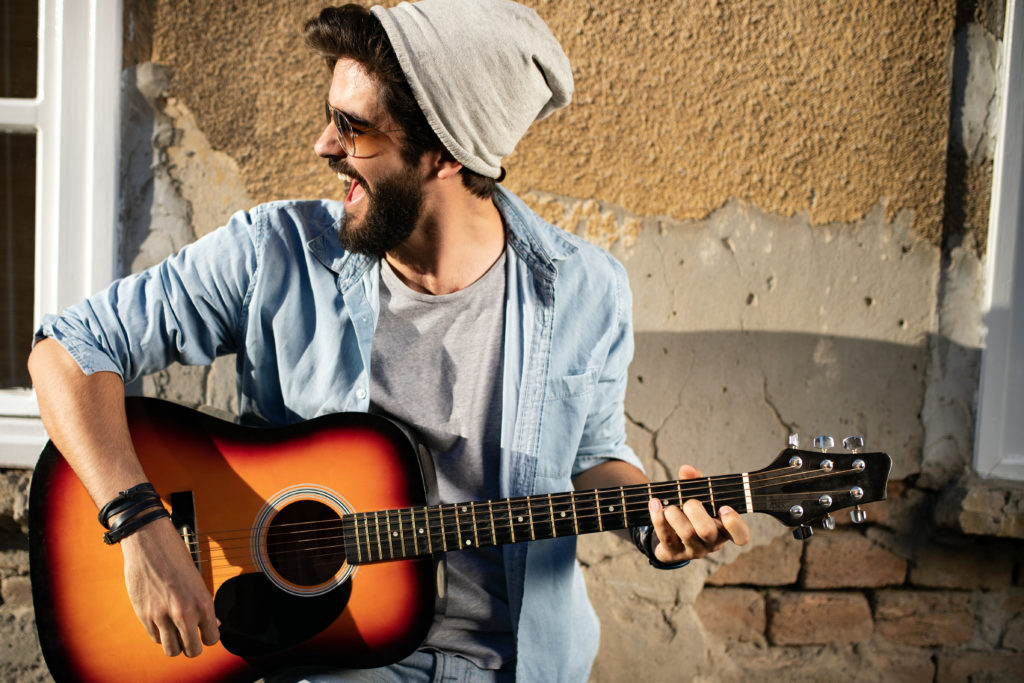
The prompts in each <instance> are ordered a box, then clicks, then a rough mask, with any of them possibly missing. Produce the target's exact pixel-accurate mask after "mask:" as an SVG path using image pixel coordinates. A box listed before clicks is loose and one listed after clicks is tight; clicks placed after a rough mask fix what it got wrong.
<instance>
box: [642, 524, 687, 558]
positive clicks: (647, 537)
mask: <svg viewBox="0 0 1024 683" xmlns="http://www.w3.org/2000/svg"><path fill="white" fill-rule="evenodd" d="M652 531H653V530H652V529H651V526H650V525H649V524H648V525H645V526H634V527H630V529H629V534H630V536H631V537H632V538H633V545H635V546H636V549H637V550H639V551H640V553H641V554H642V555H643V556H644V557H646V558H647V561H648V562H650V563H651V566H652V567H654V568H655V569H679V568H680V567H685V566H686V565H688V564H690V561H689V560H683V561H682V562H676V563H675V564H669V563H667V562H662V561H661V560H659V559H658V558H657V557H655V556H654V533H652Z"/></svg>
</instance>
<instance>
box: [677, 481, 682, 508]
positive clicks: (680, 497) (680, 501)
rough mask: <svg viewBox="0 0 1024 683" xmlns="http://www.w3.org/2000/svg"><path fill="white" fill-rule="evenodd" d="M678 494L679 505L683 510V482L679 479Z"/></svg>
mask: <svg viewBox="0 0 1024 683" xmlns="http://www.w3.org/2000/svg"><path fill="white" fill-rule="evenodd" d="M676 494H677V495H678V496H679V503H678V505H679V507H680V508H682V507H683V482H682V481H681V480H679V479H676Z"/></svg>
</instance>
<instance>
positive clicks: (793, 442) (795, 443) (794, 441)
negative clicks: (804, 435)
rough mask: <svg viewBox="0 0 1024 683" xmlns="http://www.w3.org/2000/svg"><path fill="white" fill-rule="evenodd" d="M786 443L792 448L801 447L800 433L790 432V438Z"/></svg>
mask: <svg viewBox="0 0 1024 683" xmlns="http://www.w3.org/2000/svg"><path fill="white" fill-rule="evenodd" d="M786 444H787V445H788V446H789V447H790V448H800V435H799V434H790V435H789V438H788V439H786Z"/></svg>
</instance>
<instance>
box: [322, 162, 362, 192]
mask: <svg viewBox="0 0 1024 683" xmlns="http://www.w3.org/2000/svg"><path fill="white" fill-rule="evenodd" d="M327 165H328V166H330V168H331V170H332V171H334V172H335V173H343V174H344V175H347V176H348V177H349V178H352V179H353V180H355V181H356V182H358V183H359V184H360V185H361V186H362V188H363V190H366V191H367V192H369V190H367V189H366V179H365V178H363V176H361V175H360V174H359V172H358V171H356V170H355V169H354V168H352V167H351V166H350V165H349V164H348V162H347V161H345V160H344V159H331V160H330V161H328V162H327Z"/></svg>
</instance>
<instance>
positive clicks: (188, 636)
mask: <svg viewBox="0 0 1024 683" xmlns="http://www.w3.org/2000/svg"><path fill="white" fill-rule="evenodd" d="M174 624H175V627H176V628H177V630H178V637H179V639H180V641H181V645H182V650H183V651H184V652H185V656H186V657H198V656H199V655H200V654H201V653H202V651H203V643H202V641H201V640H200V639H199V627H198V623H197V621H196V620H195V619H193V618H190V617H189V616H187V615H184V614H183V615H182V616H180V617H178V618H177V619H175V621H174Z"/></svg>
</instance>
